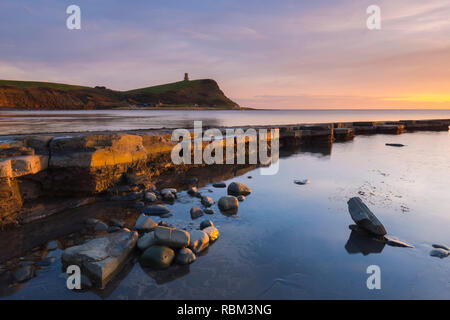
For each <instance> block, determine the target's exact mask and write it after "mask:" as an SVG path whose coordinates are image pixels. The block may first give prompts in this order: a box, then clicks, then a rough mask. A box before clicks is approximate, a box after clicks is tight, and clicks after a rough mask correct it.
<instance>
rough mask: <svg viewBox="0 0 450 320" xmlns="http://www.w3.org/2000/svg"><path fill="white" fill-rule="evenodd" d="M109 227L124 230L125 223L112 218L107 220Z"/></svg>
mask: <svg viewBox="0 0 450 320" xmlns="http://www.w3.org/2000/svg"><path fill="white" fill-rule="evenodd" d="M109 225H110V226H112V227H119V228H124V227H125V222H124V221H123V220H119V219H116V218H112V219H110V220H109Z"/></svg>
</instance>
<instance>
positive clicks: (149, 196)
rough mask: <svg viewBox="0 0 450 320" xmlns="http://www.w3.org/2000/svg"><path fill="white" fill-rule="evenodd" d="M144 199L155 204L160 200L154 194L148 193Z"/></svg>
mask: <svg viewBox="0 0 450 320" xmlns="http://www.w3.org/2000/svg"><path fill="white" fill-rule="evenodd" d="M144 199H145V200H146V201H148V202H155V201H156V200H158V197H157V196H156V194H154V193H153V192H150V191H148V192H146V193H145V195H144Z"/></svg>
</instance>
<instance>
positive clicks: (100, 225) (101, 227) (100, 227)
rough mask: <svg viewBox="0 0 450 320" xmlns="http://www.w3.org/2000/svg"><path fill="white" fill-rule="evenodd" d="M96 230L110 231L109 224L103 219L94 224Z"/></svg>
mask: <svg viewBox="0 0 450 320" xmlns="http://www.w3.org/2000/svg"><path fill="white" fill-rule="evenodd" d="M94 231H95V232H105V231H108V225H107V224H106V223H104V222H103V221H99V222H97V223H96V224H95V226H94Z"/></svg>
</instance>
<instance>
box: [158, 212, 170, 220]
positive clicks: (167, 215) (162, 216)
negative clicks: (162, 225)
mask: <svg viewBox="0 0 450 320" xmlns="http://www.w3.org/2000/svg"><path fill="white" fill-rule="evenodd" d="M160 217H161V218H164V219H167V218H170V217H173V214H171V213H164V214H162V215H161V216H160Z"/></svg>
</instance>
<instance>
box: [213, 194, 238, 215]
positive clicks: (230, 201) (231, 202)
mask: <svg viewBox="0 0 450 320" xmlns="http://www.w3.org/2000/svg"><path fill="white" fill-rule="evenodd" d="M218 206H219V209H220V210H222V211H224V212H237V210H238V207H239V201H238V199H237V198H236V197H234V196H223V197H221V198H220V199H219V202H218Z"/></svg>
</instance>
